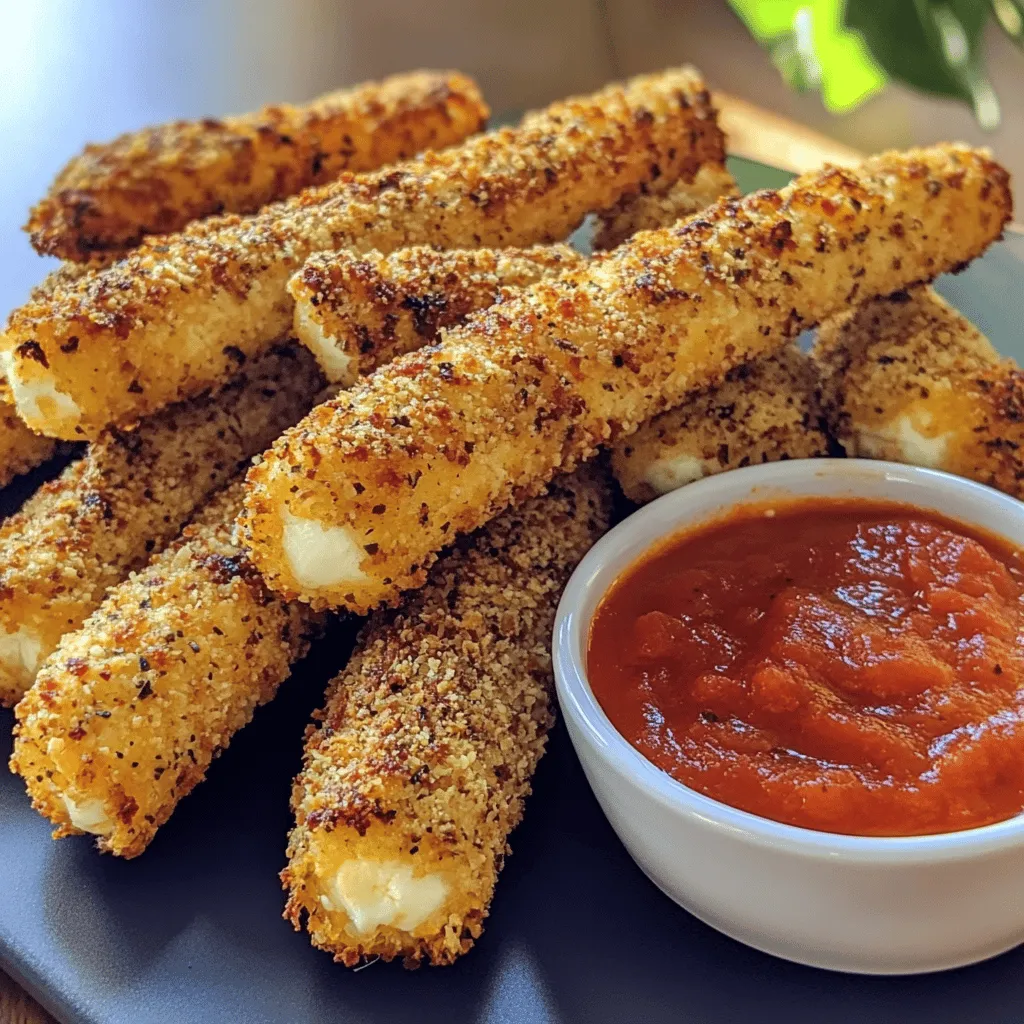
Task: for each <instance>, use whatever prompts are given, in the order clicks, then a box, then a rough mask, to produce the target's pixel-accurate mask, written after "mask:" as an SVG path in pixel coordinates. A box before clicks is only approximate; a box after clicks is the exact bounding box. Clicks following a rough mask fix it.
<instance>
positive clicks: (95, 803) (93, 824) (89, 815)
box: [61, 793, 114, 836]
mask: <svg viewBox="0 0 1024 1024" xmlns="http://www.w3.org/2000/svg"><path fill="white" fill-rule="evenodd" d="M61 797H62V799H63V800H64V806H65V807H66V808H67V809H68V818H69V819H70V821H71V824H72V825H74V826H75V828H80V829H81V830H82V831H83V832H91V833H92V834H93V835H96V836H105V835H107V834H108V833H109V832H111V831H112V829H113V827H114V823H113V821H111V820H110V817H109V816H108V815H107V812H106V810H105V809H104V807H103V801H102V800H83V801H82V802H81V803H76V802H75V801H74V800H72V799H71V797H69V796H68V795H67V794H66V793H63V794H61Z"/></svg>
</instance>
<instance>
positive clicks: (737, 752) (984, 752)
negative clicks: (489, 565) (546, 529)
mask: <svg viewBox="0 0 1024 1024" xmlns="http://www.w3.org/2000/svg"><path fill="white" fill-rule="evenodd" d="M587 675H588V677H589V680H590V685H591V688H592V689H593V692H594V695H595V696H596V697H597V699H598V701H599V702H600V704H601V706H602V707H603V708H604V710H605V713H606V714H607V715H608V717H609V718H610V719H611V721H612V723H613V725H614V726H615V727H616V729H618V730H619V732H620V733H622V735H623V736H625V738H626V739H627V740H629V742H630V743H632V745H633V746H634V747H636V748H637V750H639V751H640V752H641V753H642V754H644V755H645V756H646V757H647V758H648V759H649V760H650V761H652V762H653V763H654V764H656V765H657V766H658V767H660V768H662V769H664V770H665V771H666V772H668V773H669V774H670V775H672V776H674V777H675V778H676V779H678V780H679V781H680V782H682V783H684V784H685V785H687V786H689V787H690V788H691V789H694V790H697V791H698V792H700V793H704V794H706V795H707V796H709V797H713V798H714V799H716V800H720V801H722V802H723V803H726V804H731V805H732V806H733V807H738V808H741V809H743V810H745V811H751V812H753V813H754V814H759V815H761V816H763V817H766V818H772V819H774V820H776V821H781V822H786V823H788V824H791V825H799V826H803V827H804V828H812V829H820V830H823V831H827V832H839V833H845V834H847V835H865V836H908V835H923V834H929V833H938V832H951V831H958V830H960V829H966V828H974V827H976V826H979V825H986V824H990V823H992V822H996V821H1002V820H1004V819H1006V818H1010V817H1013V816H1014V815H1016V814H1018V813H1019V812H1020V811H1021V810H1022V808H1024V689H1022V687H1024V555H1022V553H1021V552H1020V551H1019V550H1017V549H1015V548H1014V547H1012V546H1011V545H1009V544H1008V543H1006V542H1005V541H1003V540H1001V539H999V538H996V537H993V536H988V535H986V534H983V533H979V532H977V531H975V530H973V529H971V528H969V527H966V526H964V525H962V524H959V523H956V522H953V521H950V520H946V519H943V518H941V517H939V516H936V515H934V514H932V513H930V512H925V511H922V510H919V509H915V508H913V507H910V506H905V505H899V504H892V503H885V504H880V503H878V502H872V501H866V500H857V499H834V498H824V499H822V498H808V499H797V500H795V501H792V502H784V503H775V504H772V505H770V506H769V505H760V506H758V505H754V506H744V507H741V508H739V509H736V510H734V511H733V512H731V513H729V514H728V515H727V516H726V517H724V518H721V519H717V520H715V521H713V522H712V523H710V524H706V525H704V526H701V527H698V528H696V529H695V530H693V531H689V532H685V533H682V534H679V535H677V536H676V537H674V538H671V539H669V540H668V541H666V542H665V543H663V544H662V545H661V546H660V547H658V548H656V549H655V550H654V551H653V552H651V553H650V554H649V555H647V556H646V557H645V559H644V560H642V561H640V562H639V563H637V564H635V565H633V566H632V567H631V568H630V569H628V570H627V571H626V573H625V574H624V575H623V576H621V577H620V578H619V579H618V580H617V581H616V582H615V583H614V584H613V586H612V588H611V589H610V591H609V592H608V593H607V594H606V595H605V597H604V599H603V600H602V603H601V604H600V606H599V607H598V610H597V613H596V614H595V616H594V619H593V622H592V624H591V629H590V638H589V645H588V652H587Z"/></svg>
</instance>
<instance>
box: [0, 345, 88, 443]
mask: <svg viewBox="0 0 1024 1024" xmlns="http://www.w3.org/2000/svg"><path fill="white" fill-rule="evenodd" d="M0 363H2V367H3V372H4V376H5V377H6V378H7V383H8V384H9V385H10V387H11V397H12V398H13V399H14V404H15V405H16V406H17V408H18V412H19V413H20V414H21V417H22V419H24V420H25V421H26V422H27V423H28V424H29V426H35V425H37V424H46V423H47V422H48V421H59V422H64V421H65V420H68V421H70V422H71V423H77V422H78V420H79V419H80V418H81V415H82V410H81V409H80V408H79V407H78V403H77V402H76V401H75V400H74V399H73V398H72V397H71V396H70V395H66V394H65V393H64V392H63V391H60V390H58V389H57V388H56V387H55V386H54V383H53V381H51V380H46V379H44V380H25V379H24V378H23V377H22V376H21V374H20V373H19V370H18V362H17V360H16V359H15V358H14V354H13V353H12V352H2V353H0Z"/></svg>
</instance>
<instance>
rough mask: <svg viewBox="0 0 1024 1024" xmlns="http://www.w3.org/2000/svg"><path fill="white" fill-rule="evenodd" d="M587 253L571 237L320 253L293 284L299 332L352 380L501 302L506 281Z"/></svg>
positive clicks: (541, 273) (524, 279)
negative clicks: (512, 244) (497, 245)
mask: <svg viewBox="0 0 1024 1024" xmlns="http://www.w3.org/2000/svg"><path fill="white" fill-rule="evenodd" d="M583 259H584V257H582V256H581V255H579V253H577V252H576V251H575V250H574V249H570V248H569V246H567V245H535V246H533V247H532V248H529V249H452V250H450V251H448V252H438V251H437V250H436V249H432V248H430V247H429V246H425V245H420V246H414V247H412V248H409V249H399V250H397V251H396V252H393V253H391V255H390V256H382V255H381V254H380V253H377V252H371V253H366V254H364V255H357V254H356V253H349V252H322V253H317V254H316V255H315V256H311V257H310V258H309V259H308V260H306V263H305V265H304V266H303V268H302V270H301V271H299V273H298V274H296V275H295V276H294V277H293V278H292V279H291V281H290V283H289V285H288V290H289V291H290V292H291V295H292V298H293V299H295V335H296V337H297V338H298V339H299V341H300V342H302V344H303V345H305V346H306V347H307V348H308V349H309V350H310V351H311V352H312V353H313V354H314V355H315V356H316V357H317V360H318V361H319V363H320V369H321V370H322V371H323V373H324V375H325V376H326V377H327V379H328V380H329V381H332V382H334V383H338V384H342V385H345V386H348V385H351V384H353V383H354V382H355V380H356V378H357V377H358V376H360V375H361V374H367V373H370V372H371V371H372V370H375V369H376V368H377V367H378V366H381V365H383V364H384V363H388V362H390V361H391V360H392V359H394V358H395V356H399V355H401V354H402V353H403V352H412V351H414V350H415V349H418V348H422V347H423V346H424V345H427V344H429V343H430V342H431V341H433V340H434V338H436V336H437V333H438V331H440V330H441V329H442V328H444V327H452V326H454V325H455V324H460V323H462V321H463V320H465V319H466V317H467V316H469V314H470V313H473V312H475V311H476V310H478V309H486V308H487V307H488V306H490V305H493V303H495V302H496V301H498V299H499V298H500V297H501V294H502V291H503V289H505V288H516V287H522V286H523V285H527V284H533V282H534V281H539V280H541V278H543V277H548V276H557V274H558V273H559V272H560V271H562V270H564V269H565V268H567V267H573V266H579V265H581V264H582V262H583Z"/></svg>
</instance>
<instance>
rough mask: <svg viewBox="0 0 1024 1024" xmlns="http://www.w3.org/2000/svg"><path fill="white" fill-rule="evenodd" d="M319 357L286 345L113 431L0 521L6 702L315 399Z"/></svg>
mask: <svg viewBox="0 0 1024 1024" xmlns="http://www.w3.org/2000/svg"><path fill="white" fill-rule="evenodd" d="M319 379H320V378H319V373H318V372H317V370H316V367H315V364H314V361H313V359H312V357H311V356H310V355H309V354H308V353H307V352H306V351H305V350H304V349H299V348H282V349H280V350H275V351H272V352H270V353H268V354H267V355H265V356H264V357H262V359H260V360H259V361H258V362H257V363H256V364H254V365H253V366H252V368H251V369H250V371H249V372H248V373H247V374H246V375H244V376H243V377H241V378H240V379H239V380H238V381H236V382H235V383H234V384H232V385H231V387H229V388H228V389H226V390H224V391H221V392H220V393H218V394H216V395H210V396H207V397H205V398H202V399H194V400H193V401H192V402H190V403H187V404H185V405H181V406H174V407H172V408H170V409H167V410H165V411H164V412H162V413H159V414H158V415H157V416H155V417H153V418H151V419H149V420H146V421H145V422H143V423H142V424H140V425H139V427H138V429H137V430H135V431H132V432H121V431H117V430H110V431H107V432H106V433H105V434H104V435H103V436H101V437H100V438H99V440H97V441H94V442H93V443H92V444H91V445H89V447H88V448H87V450H86V453H85V455H84V456H83V457H82V458H81V459H79V460H78V461H77V462H74V463H72V464H71V465H70V466H68V467H67V468H66V469H65V470H64V472H63V473H62V474H61V475H60V476H59V477H58V478H57V479H56V480H54V481H52V482H51V483H49V484H46V485H44V486H43V487H42V488H41V490H40V491H39V492H38V494H37V495H36V496H35V497H34V498H33V499H32V500H31V501H30V502H29V503H28V504H27V505H26V506H25V508H24V509H22V511H21V512H19V513H18V514H16V515H14V516H11V517H10V518H9V519H7V520H6V521H4V522H3V524H0V703H3V704H7V705H9V704H13V703H15V702H17V701H18V700H19V699H20V697H21V696H22V694H23V693H24V692H25V690H26V689H27V688H28V687H29V686H30V685H31V683H32V680H33V679H34V678H35V674H36V670H37V669H38V667H39V665H40V664H41V663H42V661H43V659H45V658H46V656H47V655H48V654H49V653H50V652H51V651H52V650H54V648H55V647H56V646H57V644H58V642H59V640H60V638H61V637H62V636H63V635H64V634H65V633H67V632H69V631H71V630H73V629H77V628H78V627H79V626H80V625H81V624H82V622H83V621H84V620H85V618H86V616H87V615H89V613H90V612H92V611H93V610H94V609H95V608H96V607H97V605H99V603H100V601H101V600H102V599H103V595H104V593H105V592H106V590H107V588H108V587H111V586H113V585H114V584H116V583H118V582H120V581H121V580H122V579H124V577H125V576H127V574H128V573H129V571H130V570H132V569H137V568H139V567H140V566H142V565H145V563H146V561H147V560H148V558H149V556H150V554H151V553H153V552H155V551H159V550H161V549H162V548H163V547H164V546H165V545H166V544H167V543H168V542H169V541H171V540H173V538H174V537H175V536H177V534H178V532H179V530H180V529H181V527H182V525H183V524H184V523H185V522H186V521H187V520H188V519H189V517H190V516H191V515H192V513H193V511H194V510H195V508H196V507H197V506H198V505H201V503H202V502H203V501H204V500H205V499H206V498H207V497H208V496H209V495H210V494H212V493H213V492H214V491H216V490H218V489H219V488H220V487H222V486H223V485H224V484H225V483H226V482H227V481H228V480H230V479H231V478H232V477H233V476H235V474H237V473H238V472H239V471H240V470H241V469H242V468H243V467H244V465H245V463H246V462H247V461H248V460H249V459H250V458H251V457H252V456H253V455H254V454H256V453H257V452H259V451H261V450H262V449H263V448H264V447H266V445H268V444H269V443H270V442H271V441H272V440H273V438H274V437H276V436H277V435H278V434H279V433H280V432H281V431H282V430H283V429H284V428H285V427H287V426H290V425H291V424H293V423H294V422H295V421H296V420H297V419H298V418H299V417H300V416H301V415H302V414H303V413H304V412H306V411H307V410H308V409H309V407H310V405H311V404H312V399H313V397H314V396H315V394H316V391H317V388H318V386H319Z"/></svg>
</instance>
